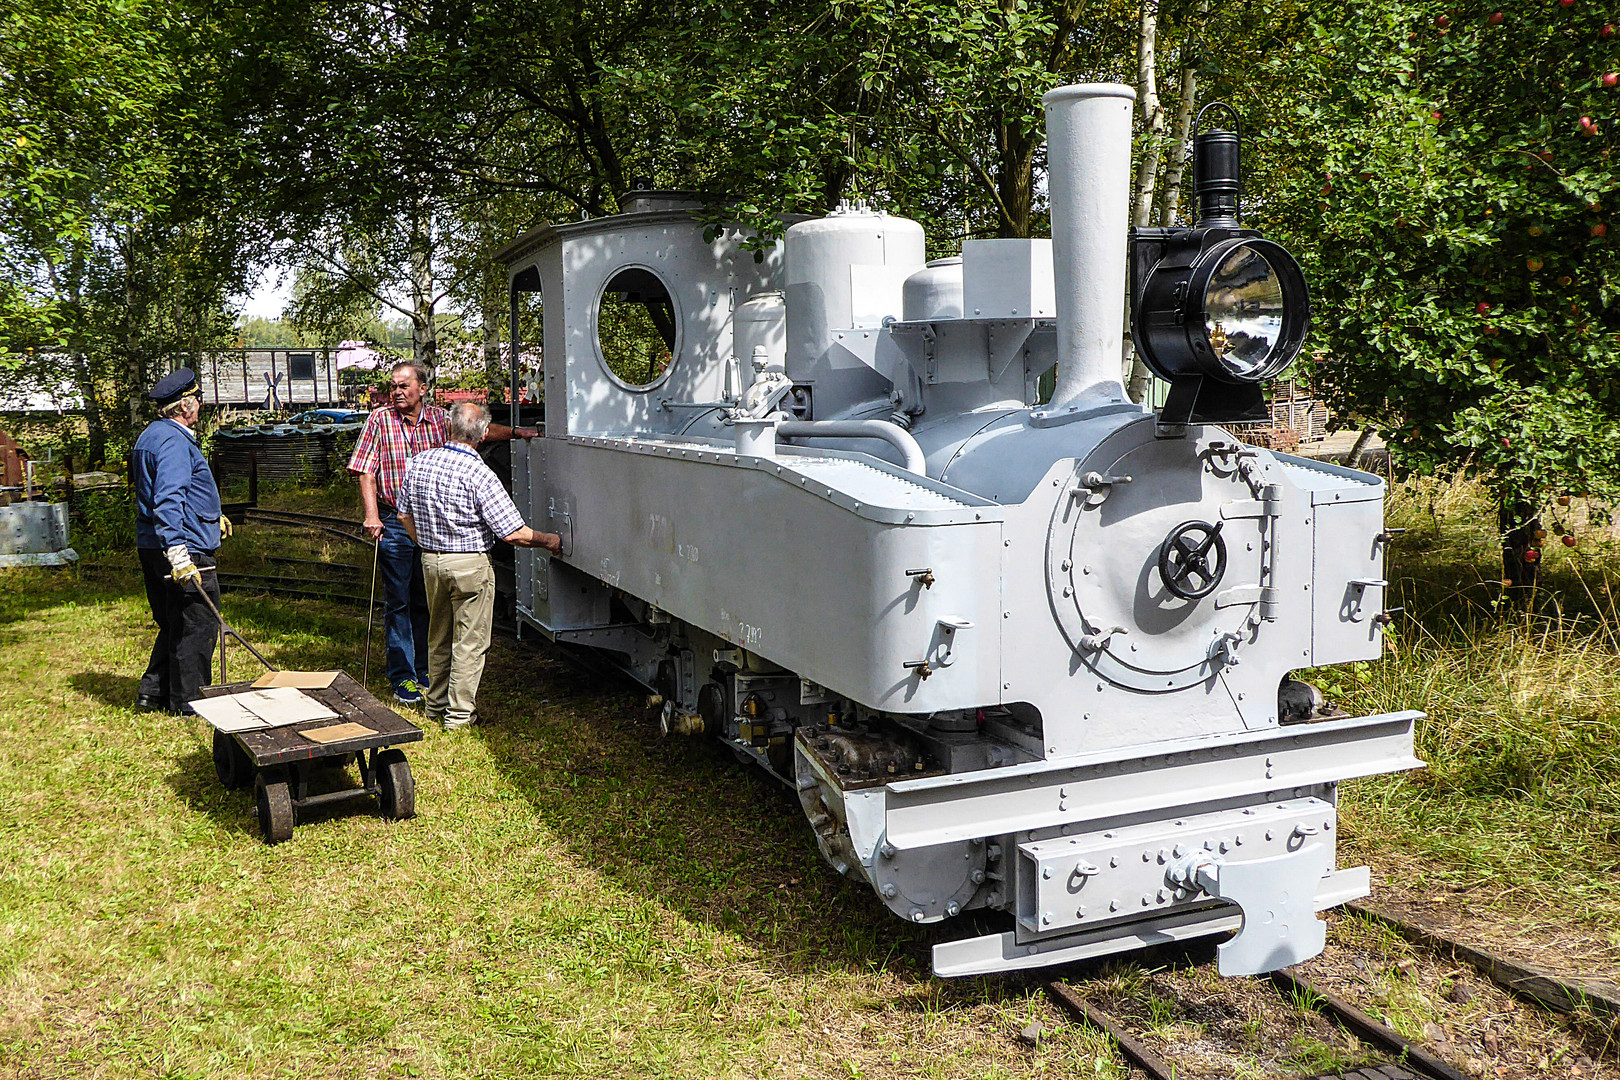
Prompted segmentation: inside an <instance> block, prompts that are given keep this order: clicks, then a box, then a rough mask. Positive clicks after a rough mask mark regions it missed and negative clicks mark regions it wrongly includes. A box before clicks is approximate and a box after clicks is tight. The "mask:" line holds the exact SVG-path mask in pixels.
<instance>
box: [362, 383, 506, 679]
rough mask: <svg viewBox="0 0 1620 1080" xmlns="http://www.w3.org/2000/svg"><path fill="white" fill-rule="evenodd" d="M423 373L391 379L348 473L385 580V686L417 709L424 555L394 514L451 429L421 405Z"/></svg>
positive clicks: (424, 622) (492, 434)
mask: <svg viewBox="0 0 1620 1080" xmlns="http://www.w3.org/2000/svg"><path fill="white" fill-rule="evenodd" d="M426 392H427V372H426V371H425V370H423V368H422V367H421V366H420V365H418V364H413V363H411V362H409V361H405V362H402V363H398V364H395V365H394V369H393V371H392V372H390V373H389V404H388V405H386V406H384V407H383V408H380V409H377V410H375V411H373V412H372V414H371V415H370V416H369V417H367V418H366V426H365V428H364V429H363V430H362V431H361V432H360V438H359V439H357V440H356V441H355V444H354V453H353V454H352V455H351V456H350V457H349V471H350V472H352V473H354V474H356V475H357V476H358V477H359V479H360V509H361V511H362V512H363V513H364V515H365V530H366V535H367V536H369V537H371V538H372V539H373V540H375V541H376V542H377V566H378V569H379V570H381V571H382V579H383V627H384V634H385V637H386V639H387V649H388V681H389V682H390V683H392V684H393V686H394V700H396V701H399V702H402V703H404V704H407V705H415V704H417V703H418V702H420V701H421V700H422V689H423V687H425V686H426V685H427V675H426V674H425V673H426V671H427V660H428V643H427V636H428V609H427V593H426V591H425V589H424V586H423V581H422V554H421V552H420V551H418V550H417V547H416V545H415V544H414V543H412V542H411V538H410V537H409V536H408V535H407V534H406V532H405V529H404V528H403V527H402V526H401V525H400V523H399V518H398V512H397V511H396V509H395V507H396V506H397V504H398V502H399V491H400V485H401V484H402V483H403V482H404V479H405V466H406V463H408V462H409V461H410V460H411V458H413V457H415V456H416V455H417V454H420V453H422V452H424V451H427V450H431V449H433V448H434V447H437V446H443V445H444V442H445V438H446V432H447V429H448V424H449V417H448V415H447V414H446V413H445V411H444V410H443V409H441V408H439V407H438V406H436V405H428V404H426V403H425V402H424V401H423V400H422V395H423V394H425V393H426ZM536 434H538V432H536V431H535V430H534V429H533V428H509V427H504V426H502V425H500V424H492V425H490V429H489V433H488V435H487V438H488V439H489V440H492V441H496V442H499V441H503V440H506V439H511V438H514V437H516V438H523V439H532V438H534V436H535V435H536Z"/></svg>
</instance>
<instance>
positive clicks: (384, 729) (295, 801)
mask: <svg viewBox="0 0 1620 1080" xmlns="http://www.w3.org/2000/svg"><path fill="white" fill-rule="evenodd" d="M252 688H253V684H252V683H247V682H240V683H228V684H226V685H224V686H208V687H204V688H203V691H202V693H203V696H204V697H220V696H222V695H225V694H238V693H241V692H243V691H245V690H251V689H252ZM304 693H306V694H308V695H309V696H310V697H312V698H314V699H315V700H316V701H319V702H320V703H321V704H323V705H325V706H326V707H327V708H329V709H331V710H332V711H333V712H335V713H337V714H338V719H336V720H332V719H326V720H301V721H299V722H297V723H293V724H287V725H284V726H282V727H273V728H254V729H251V730H248V731H237V732H229V733H227V732H223V731H218V730H216V731H215V732H214V771H215V772H216V773H217V774H218V775H219V782H220V783H222V784H224V785H225V786H226V787H227V788H230V789H232V790H236V789H238V788H244V787H247V786H248V785H249V784H252V785H253V792H254V798H255V800H256V801H257V803H258V809H259V829H260V831H261V832H263V833H264V840H265V843H268V844H279V843H281V841H283V840H286V839H288V838H289V837H291V836H292V832H293V824H294V822H295V821H296V820H297V818H298V817H299V816H300V815H301V814H303V813H304V812H305V811H308V810H311V809H314V808H315V807H317V806H326V805H328V804H331V803H337V802H345V801H348V800H350V799H369V798H375V799H376V800H377V807H378V809H379V810H381V811H382V813H383V815H384V816H386V817H391V818H399V819H403V818H408V817H414V816H415V815H416V784H415V782H414V781H413V780H412V779H411V766H410V763H409V762H408V761H406V760H405V753H404V751H402V750H400V749H398V748H397V744H399V743H409V742H420V741H421V739H422V729H421V728H419V727H417V726H416V725H415V724H413V723H411V722H410V721H409V720H406V719H404V718H403V717H401V716H400V715H399V714H398V713H396V712H394V710H392V709H390V708H388V707H387V706H385V705H384V704H383V703H382V702H380V701H378V700H377V699H376V698H375V697H373V696H372V694H371V693H370V692H369V691H368V690H366V688H365V687H363V686H361V685H360V684H359V683H357V682H355V681H354V679H352V678H350V677H349V676H348V675H347V674H339V675H338V676H337V677H336V678H335V679H333V680H332V684H331V685H330V686H328V687H325V688H323V689H318V690H305V691H304ZM345 722H352V723H355V724H359V725H361V726H363V727H366V728H370V729H371V733H370V734H361V735H357V736H354V737H351V738H341V739H337V740H335V741H331V742H320V741H317V740H315V739H311V738H306V737H305V736H304V735H303V734H302V733H303V732H304V731H309V730H317V729H320V728H330V727H332V726H333V725H336V724H342V723H345ZM350 761H353V762H354V763H355V764H356V765H357V766H358V767H359V769H360V786H359V787H357V788H354V787H351V788H343V789H340V790H337V791H325V792H320V793H318V794H312V793H310V791H309V786H310V785H309V781H310V780H311V779H312V778H313V777H314V776H315V774H316V771H317V770H322V771H327V770H330V769H332V768H333V767H334V766H336V767H341V766H343V765H347V764H348V763H349V762H350Z"/></svg>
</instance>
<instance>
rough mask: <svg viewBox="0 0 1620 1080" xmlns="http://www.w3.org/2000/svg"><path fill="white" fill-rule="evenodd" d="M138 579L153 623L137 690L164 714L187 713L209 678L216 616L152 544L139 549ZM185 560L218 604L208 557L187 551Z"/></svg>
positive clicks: (211, 561) (216, 632)
mask: <svg viewBox="0 0 1620 1080" xmlns="http://www.w3.org/2000/svg"><path fill="white" fill-rule="evenodd" d="M139 554H140V557H141V577H142V578H144V579H145V581H146V603H147V605H148V606H150V607H151V609H152V621H153V622H155V623H157V628H158V636H157V641H155V642H153V644H152V659H151V662H150V663H148V664H147V665H146V674H144V675H142V676H141V689H140V694H141V696H142V697H147V698H153V699H155V700H157V701H160V702H163V703H164V704H165V705H166V706H167V707H168V709H169V711H170V712H175V713H189V712H191V711H192V708H191V702H192V701H193V700H195V699H196V698H198V697H200V696H201V694H200V693H199V691H201V690H202V688H203V687H205V686H207V685H208V684H209V682H210V681H211V679H210V678H209V670H210V668H211V666H212V664H213V661H214V645H215V643H217V642H218V641H219V620H218V619H216V618H215V617H214V613H213V612H212V611H210V610H209V609H208V605H207V603H205V602H204V601H203V598H202V597H200V596H198V595H197V586H196V585H195V584H194V583H192V582H189V581H188V582H186V583H184V584H181V583H180V582H177V581H175V580H174V579H173V578H171V577H170V576H169V574H170V573H171V571H172V567H170V566H169V560H168V559H167V558H166V557H164V554H163V552H162V551H161V550H159V549H158V548H141V549H140V550H139ZM191 561H192V562H194V563H196V564H197V569H199V570H201V571H202V572H203V575H202V579H203V587H204V588H205V589H207V590H208V596H209V598H210V599H212V600H213V601H214V606H215V607H218V606H219V580H218V575H216V574H215V573H214V571H213V567H214V566H215V565H216V562H215V559H214V555H213V553H212V552H207V551H193V552H192V553H191Z"/></svg>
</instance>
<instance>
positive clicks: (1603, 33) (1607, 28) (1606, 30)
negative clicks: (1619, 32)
mask: <svg viewBox="0 0 1620 1080" xmlns="http://www.w3.org/2000/svg"><path fill="white" fill-rule="evenodd" d="M1598 37H1614V24H1613V23H1604V24H1603V27H1602V29H1600V30H1599V31H1598Z"/></svg>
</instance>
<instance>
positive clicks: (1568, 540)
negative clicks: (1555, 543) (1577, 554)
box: [1564, 533, 1575, 547]
mask: <svg viewBox="0 0 1620 1080" xmlns="http://www.w3.org/2000/svg"><path fill="white" fill-rule="evenodd" d="M1564 546H1565V547H1574V546H1575V538H1574V537H1573V536H1571V535H1569V534H1568V533H1565V534H1564Z"/></svg>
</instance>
